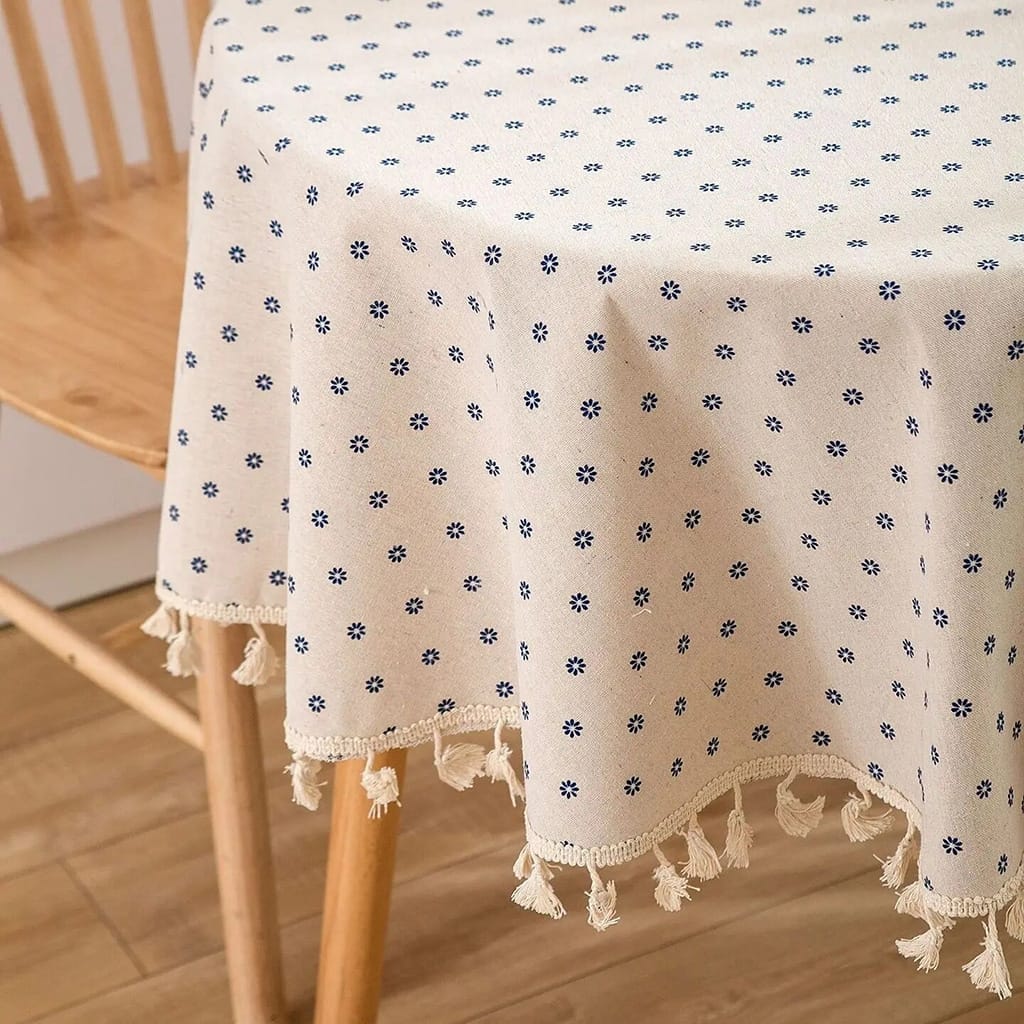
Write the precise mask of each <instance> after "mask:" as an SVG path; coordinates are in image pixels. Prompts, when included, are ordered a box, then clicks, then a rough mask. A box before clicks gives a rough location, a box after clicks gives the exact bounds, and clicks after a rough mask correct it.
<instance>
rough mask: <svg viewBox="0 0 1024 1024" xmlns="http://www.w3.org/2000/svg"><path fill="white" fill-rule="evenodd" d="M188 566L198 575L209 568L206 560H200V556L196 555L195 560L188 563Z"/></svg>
mask: <svg viewBox="0 0 1024 1024" xmlns="http://www.w3.org/2000/svg"><path fill="white" fill-rule="evenodd" d="M189 565H190V566H191V568H192V571H193V572H195V573H199V574H200V575H202V574H203V573H204V572H206V570H207V568H209V563H207V561H206V559H205V558H202V557H201V556H200V555H196V556H195V558H193V559H192V561H191V562H189Z"/></svg>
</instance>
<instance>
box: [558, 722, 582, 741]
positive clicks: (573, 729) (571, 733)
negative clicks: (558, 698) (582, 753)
mask: <svg viewBox="0 0 1024 1024" xmlns="http://www.w3.org/2000/svg"><path fill="white" fill-rule="evenodd" d="M562 732H563V733H565V735H566V736H568V737H569V739H576V738H577V737H578V736H582V735H583V723H582V722H579V721H578V720H577V719H575V718H567V719H566V720H565V721H564V722H563V723H562Z"/></svg>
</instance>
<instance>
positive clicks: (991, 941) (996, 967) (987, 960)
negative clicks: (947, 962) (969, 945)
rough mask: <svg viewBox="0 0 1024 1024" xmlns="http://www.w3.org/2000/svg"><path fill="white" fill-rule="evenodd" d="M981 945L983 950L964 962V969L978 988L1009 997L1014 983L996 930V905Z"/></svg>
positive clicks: (1005, 997)
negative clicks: (1011, 980) (1011, 981)
mask: <svg viewBox="0 0 1024 1024" xmlns="http://www.w3.org/2000/svg"><path fill="white" fill-rule="evenodd" d="M981 946H982V950H981V952H980V953H979V954H978V955H977V956H976V957H975V958H974V959H973V960H971V961H970V962H969V963H966V964H964V966H963V969H964V970H965V971H966V972H967V975H968V977H969V978H970V979H971V981H973V982H974V985H975V987H976V988H980V989H981V990H982V991H984V992H991V993H992V994H993V995H997V996H999V998H1000V999H1009V997H1010V993H1011V992H1012V991H1013V985H1012V984H1011V983H1010V974H1009V971H1007V969H1006V959H1005V958H1004V957H1003V947H1002V944H1001V943H1000V941H999V934H998V932H997V931H996V912H995V908H994V907H993V908H992V909H991V910H990V911H989V912H988V920H987V921H986V922H985V938H984V940H983V941H982V944H981Z"/></svg>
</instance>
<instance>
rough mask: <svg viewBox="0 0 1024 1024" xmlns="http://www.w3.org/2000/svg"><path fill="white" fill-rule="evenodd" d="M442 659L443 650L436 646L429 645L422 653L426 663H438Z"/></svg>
mask: <svg viewBox="0 0 1024 1024" xmlns="http://www.w3.org/2000/svg"><path fill="white" fill-rule="evenodd" d="M440 660H441V652H440V651H439V650H438V649H437V648H436V647H428V648H427V649H426V650H425V651H424V652H423V653H422V654H421V655H420V661H421V662H423V664H424V665H436V664H437V663H438V662H439V661H440Z"/></svg>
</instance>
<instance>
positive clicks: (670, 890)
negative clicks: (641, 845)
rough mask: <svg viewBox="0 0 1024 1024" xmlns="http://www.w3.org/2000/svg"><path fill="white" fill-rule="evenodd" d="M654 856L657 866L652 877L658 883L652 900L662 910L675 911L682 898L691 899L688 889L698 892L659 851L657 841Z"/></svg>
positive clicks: (679, 905) (678, 907)
mask: <svg viewBox="0 0 1024 1024" xmlns="http://www.w3.org/2000/svg"><path fill="white" fill-rule="evenodd" d="M653 850H654V856H655V857H657V858H658V866H657V867H656V868H655V869H654V874H653V878H654V880H655V882H657V883H658V884H657V885H656V886H655V887H654V902H655V903H657V904H658V906H659V907H661V909H662V910H668V911H670V912H675V911H676V910H679V909H680V908H681V907H682V905H683V900H692V899H693V897H692V896H691V895H690V890H691V889H692V890H693V891H694V892H700V889H698V888H697V886H695V885H690V880H689V879H688V878H683V877H681V876H680V874H679V872H678V871H676V868H675V865H674V864H673V863H672V862H671V861H670V860H669V859H668V857H666V856H665V854H664V853H662V852H661V847H660V846H658V844H657V843H655V844H654V847H653Z"/></svg>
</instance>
